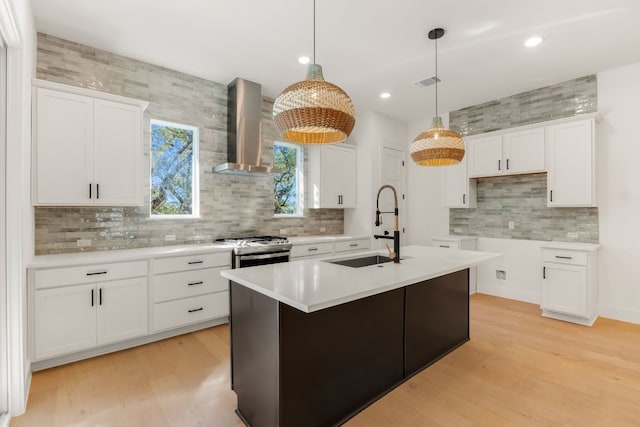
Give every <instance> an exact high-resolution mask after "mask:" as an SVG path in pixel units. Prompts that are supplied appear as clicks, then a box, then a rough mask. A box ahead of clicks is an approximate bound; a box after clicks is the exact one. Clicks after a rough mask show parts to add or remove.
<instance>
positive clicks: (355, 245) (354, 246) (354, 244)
mask: <svg viewBox="0 0 640 427" xmlns="http://www.w3.org/2000/svg"><path fill="white" fill-rule="evenodd" d="M349 246H351V247H352V248H357V247H358V244H357V243H352V244H350V245H349Z"/></svg>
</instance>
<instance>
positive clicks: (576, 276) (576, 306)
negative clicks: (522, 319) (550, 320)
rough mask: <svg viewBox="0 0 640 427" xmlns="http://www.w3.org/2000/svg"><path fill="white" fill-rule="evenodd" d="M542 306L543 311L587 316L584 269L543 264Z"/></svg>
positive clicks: (585, 275)
mask: <svg viewBox="0 0 640 427" xmlns="http://www.w3.org/2000/svg"><path fill="white" fill-rule="evenodd" d="M543 269H544V271H543V279H542V304H541V307H542V308H543V309H545V310H549V311H555V312H558V313H564V314H572V315H576V316H587V271H586V267H583V266H575V265H565V264H555V263H544V264H543Z"/></svg>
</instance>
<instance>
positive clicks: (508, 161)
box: [507, 159, 509, 170]
mask: <svg viewBox="0 0 640 427" xmlns="http://www.w3.org/2000/svg"><path fill="white" fill-rule="evenodd" d="M507 170H509V159H507Z"/></svg>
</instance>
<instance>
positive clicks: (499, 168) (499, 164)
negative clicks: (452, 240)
mask: <svg viewBox="0 0 640 427" xmlns="http://www.w3.org/2000/svg"><path fill="white" fill-rule="evenodd" d="M500 166H501V163H500V160H498V170H499V171H500V170H502V168H501V167H500Z"/></svg>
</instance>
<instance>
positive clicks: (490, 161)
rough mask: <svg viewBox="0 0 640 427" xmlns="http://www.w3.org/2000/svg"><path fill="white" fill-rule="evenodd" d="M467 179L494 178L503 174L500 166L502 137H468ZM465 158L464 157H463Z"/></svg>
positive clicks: (503, 166)
mask: <svg viewBox="0 0 640 427" xmlns="http://www.w3.org/2000/svg"><path fill="white" fill-rule="evenodd" d="M465 142H467V144H468V148H469V149H468V156H469V159H468V162H469V177H470V178H473V177H479V176H496V175H501V174H502V173H504V169H505V165H503V164H502V136H489V137H479V138H476V137H469V138H466V139H465ZM465 157H466V156H465Z"/></svg>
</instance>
